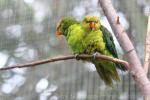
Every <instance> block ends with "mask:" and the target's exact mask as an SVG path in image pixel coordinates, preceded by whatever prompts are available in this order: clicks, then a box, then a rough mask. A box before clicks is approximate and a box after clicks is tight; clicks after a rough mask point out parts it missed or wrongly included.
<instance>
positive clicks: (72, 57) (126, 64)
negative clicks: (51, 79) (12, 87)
mask: <svg viewBox="0 0 150 100" xmlns="http://www.w3.org/2000/svg"><path fill="white" fill-rule="evenodd" d="M77 57H78V58H79V59H82V60H86V59H92V58H93V55H86V54H81V55H78V56H77ZM69 59H76V55H66V56H58V57H54V58H49V59H45V60H39V61H34V62H31V63H26V64H17V65H13V66H8V67H3V68H0V70H10V69H14V68H25V67H35V66H36V65H41V64H46V63H50V62H55V61H61V60H69ZM95 59H96V60H107V61H112V62H116V63H120V64H123V65H124V66H125V67H126V68H127V69H129V64H128V62H126V61H124V60H120V59H117V58H113V57H110V56H105V55H96V56H95Z"/></svg>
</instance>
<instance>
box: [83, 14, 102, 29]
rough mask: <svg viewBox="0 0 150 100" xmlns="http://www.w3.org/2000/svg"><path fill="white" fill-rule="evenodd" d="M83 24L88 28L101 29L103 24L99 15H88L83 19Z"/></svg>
mask: <svg viewBox="0 0 150 100" xmlns="http://www.w3.org/2000/svg"><path fill="white" fill-rule="evenodd" d="M82 26H83V28H84V29H86V30H99V28H100V26H101V24H100V20H99V18H98V17H97V16H86V17H85V18H84V19H83V21H82Z"/></svg>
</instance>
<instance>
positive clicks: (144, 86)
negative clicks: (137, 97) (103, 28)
mask: <svg viewBox="0 0 150 100" xmlns="http://www.w3.org/2000/svg"><path fill="white" fill-rule="evenodd" d="M99 3H100V5H101V7H102V9H103V12H104V14H105V15H106V17H107V19H108V21H109V23H110V25H111V27H112V30H113V31H114V33H115V36H116V37H117V39H118V41H119V43H120V46H121V47H122V49H123V50H124V52H125V54H126V57H127V58H128V62H129V65H130V66H131V67H130V69H129V70H130V71H131V73H132V75H133V76H134V80H135V82H136V84H137V86H138V87H139V89H140V90H141V92H142V94H143V95H144V96H146V97H149V99H150V82H149V80H148V78H147V76H146V74H145V71H144V69H143V68H142V64H141V62H140V60H139V57H138V56H137V53H136V51H135V48H134V46H133V44H132V43H131V41H130V39H129V37H128V36H127V33H126V32H125V30H124V28H123V27H122V25H121V24H120V23H118V22H116V20H117V19H118V15H117V13H116V10H115V9H114V7H113V5H112V2H111V0H99Z"/></svg>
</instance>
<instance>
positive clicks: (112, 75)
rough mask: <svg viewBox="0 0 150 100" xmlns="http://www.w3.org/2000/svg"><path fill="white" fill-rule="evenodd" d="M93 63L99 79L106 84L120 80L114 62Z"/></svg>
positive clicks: (109, 84)
mask: <svg viewBox="0 0 150 100" xmlns="http://www.w3.org/2000/svg"><path fill="white" fill-rule="evenodd" d="M93 63H94V64H95V67H96V70H97V72H98V74H99V76H100V77H101V79H102V80H103V81H104V82H105V84H106V85H108V86H111V87H112V86H113V80H114V81H120V78H119V76H118V73H117V70H116V67H115V63H113V62H108V61H103V62H97V61H94V62H93Z"/></svg>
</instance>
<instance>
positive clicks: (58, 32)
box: [55, 26, 63, 37]
mask: <svg viewBox="0 0 150 100" xmlns="http://www.w3.org/2000/svg"><path fill="white" fill-rule="evenodd" d="M59 28H60V26H57V28H56V32H55V35H56V36H57V37H58V36H60V35H62V34H63V33H62V32H60V29H59Z"/></svg>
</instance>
